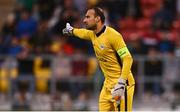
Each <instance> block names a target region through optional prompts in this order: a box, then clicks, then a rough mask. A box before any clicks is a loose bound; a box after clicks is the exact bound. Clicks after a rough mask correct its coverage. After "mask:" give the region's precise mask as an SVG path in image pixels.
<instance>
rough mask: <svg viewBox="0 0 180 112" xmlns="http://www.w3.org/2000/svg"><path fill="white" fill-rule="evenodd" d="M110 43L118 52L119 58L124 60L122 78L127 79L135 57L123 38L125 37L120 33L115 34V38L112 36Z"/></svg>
mask: <svg viewBox="0 0 180 112" xmlns="http://www.w3.org/2000/svg"><path fill="white" fill-rule="evenodd" d="M110 44H111V46H112V47H113V49H114V50H115V51H116V52H117V53H118V55H119V58H120V59H121V62H122V68H121V69H122V71H121V76H120V78H122V79H124V80H127V77H128V74H129V73H130V72H131V66H132V63H133V58H132V56H131V54H130V52H129V50H128V48H127V46H126V44H125V42H124V40H123V37H122V36H121V35H120V34H119V35H116V36H113V38H111V40H110Z"/></svg>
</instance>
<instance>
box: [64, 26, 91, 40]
mask: <svg viewBox="0 0 180 112" xmlns="http://www.w3.org/2000/svg"><path fill="white" fill-rule="evenodd" d="M63 34H64V35H68V36H73V35H74V36H76V37H79V38H81V39H86V40H90V35H91V34H92V31H90V30H86V29H78V28H73V27H72V26H71V25H70V24H69V23H66V28H64V29H63Z"/></svg>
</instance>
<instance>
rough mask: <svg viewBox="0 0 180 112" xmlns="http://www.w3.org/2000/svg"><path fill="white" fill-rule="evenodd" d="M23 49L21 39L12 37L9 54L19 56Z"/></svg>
mask: <svg viewBox="0 0 180 112" xmlns="http://www.w3.org/2000/svg"><path fill="white" fill-rule="evenodd" d="M22 50H23V46H22V45H21V44H20V41H19V39H18V38H16V37H13V38H12V39H11V44H10V45H9V49H8V52H7V54H8V55H11V56H17V55H18V54H19V53H21V52H22Z"/></svg>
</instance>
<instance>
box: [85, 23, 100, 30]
mask: <svg viewBox="0 0 180 112" xmlns="http://www.w3.org/2000/svg"><path fill="white" fill-rule="evenodd" d="M85 26H86V29H88V30H95V29H96V28H97V25H96V24H94V25H87V24H86V25H85Z"/></svg>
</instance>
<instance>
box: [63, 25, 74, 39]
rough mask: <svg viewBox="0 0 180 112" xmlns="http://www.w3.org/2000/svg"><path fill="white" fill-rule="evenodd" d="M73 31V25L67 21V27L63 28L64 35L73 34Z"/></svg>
mask: <svg viewBox="0 0 180 112" xmlns="http://www.w3.org/2000/svg"><path fill="white" fill-rule="evenodd" d="M72 31H73V27H72V26H71V25H70V24H69V23H66V28H64V29H63V31H62V32H63V35H67V36H72V35H73V34H72Z"/></svg>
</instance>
